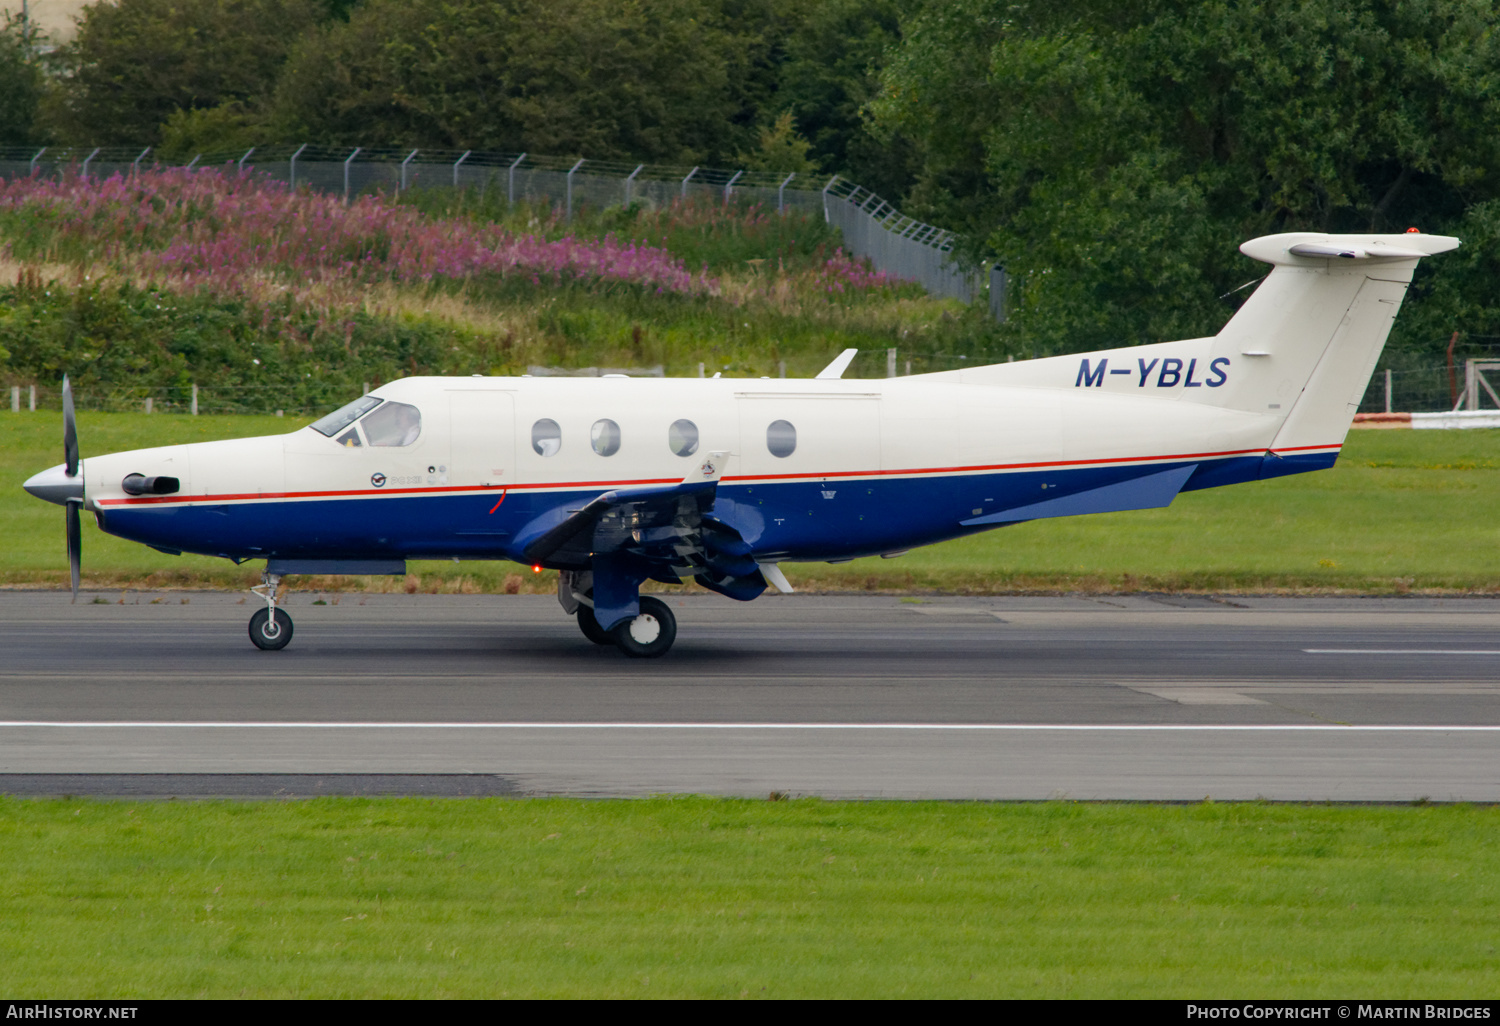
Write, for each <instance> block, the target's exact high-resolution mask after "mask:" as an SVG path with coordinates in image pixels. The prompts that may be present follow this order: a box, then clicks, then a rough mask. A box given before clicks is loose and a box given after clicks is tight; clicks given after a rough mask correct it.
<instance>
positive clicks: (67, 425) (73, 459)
mask: <svg viewBox="0 0 1500 1026" xmlns="http://www.w3.org/2000/svg"><path fill="white" fill-rule="evenodd" d="M63 460H64V462H63V463H61V464H60V465H58V466H56V467H51V468H49V469H47V470H44V471H42V472H41V473H40V474H37V475H35V476H34V477H32V478H31V479H30V480H29V481H27V482H26V483H25V484H24V485H22V487H23V488H25V489H26V490H27V491H28V492H30V493H31V494H32V495H35V496H36V497H37V498H38V499H45V500H46V501H47V502H55V503H57V504H58V505H60V506H62V507H64V510H65V515H66V525H67V532H68V577H69V580H70V581H71V582H72V585H73V601H74V602H77V601H78V577H79V570H80V567H81V565H82V557H83V528H82V525H81V523H80V520H79V510H80V508H81V507H82V506H83V475H82V474H81V473H80V472H79V471H80V463H81V461H80V460H79V458H78V422H77V419H76V418H75V417H74V415H73V386H72V385H70V384H69V383H68V378H67V375H64V376H63Z"/></svg>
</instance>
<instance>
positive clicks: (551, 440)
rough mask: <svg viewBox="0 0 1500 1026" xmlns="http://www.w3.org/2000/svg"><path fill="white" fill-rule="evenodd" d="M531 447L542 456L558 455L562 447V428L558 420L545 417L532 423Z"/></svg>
mask: <svg viewBox="0 0 1500 1026" xmlns="http://www.w3.org/2000/svg"><path fill="white" fill-rule="evenodd" d="M531 447H532V448H533V449H535V450H536V451H537V452H538V453H539V454H540V455H542V456H556V455H557V450H559V449H561V448H562V428H560V427H558V425H557V421H555V420H553V419H551V418H550V417H543V418H542V419H541V420H539V421H537V422H536V423H535V424H533V425H531Z"/></svg>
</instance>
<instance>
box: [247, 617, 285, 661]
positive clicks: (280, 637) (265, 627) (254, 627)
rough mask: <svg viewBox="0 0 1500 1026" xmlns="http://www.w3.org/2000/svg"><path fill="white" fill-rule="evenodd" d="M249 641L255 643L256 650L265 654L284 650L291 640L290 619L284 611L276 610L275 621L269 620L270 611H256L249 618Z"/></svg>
mask: <svg viewBox="0 0 1500 1026" xmlns="http://www.w3.org/2000/svg"><path fill="white" fill-rule="evenodd" d="M250 640H251V641H253V642H255V647H256V648H261V649H265V650H266V651H267V652H274V651H276V650H277V649H279V648H286V646H287V642H289V641H291V640H292V618H291V617H290V616H287V615H286V610H285V609H278V610H276V619H275V620H272V619H271V613H270V610H267V609H257V610H256V611H255V615H254V616H252V617H250Z"/></svg>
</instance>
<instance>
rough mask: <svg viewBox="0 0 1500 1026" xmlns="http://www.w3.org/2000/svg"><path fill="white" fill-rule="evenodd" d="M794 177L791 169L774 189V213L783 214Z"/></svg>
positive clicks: (794, 174)
mask: <svg viewBox="0 0 1500 1026" xmlns="http://www.w3.org/2000/svg"><path fill="white" fill-rule="evenodd" d="M796 177H797V172H795V171H793V172H792V173H791V174H789V175H787V176H786V182H782V183H781V188H779V189H777V190H776V213H778V214H785V213H786V186H787V182H790V181H791V180H792V179H793V178H796ZM782 377H786V375H785V374H783V375H782Z"/></svg>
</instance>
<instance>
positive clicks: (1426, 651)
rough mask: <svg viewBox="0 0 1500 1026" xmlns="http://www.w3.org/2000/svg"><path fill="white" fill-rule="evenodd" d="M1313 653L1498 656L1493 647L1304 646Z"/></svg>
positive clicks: (1306, 650)
mask: <svg viewBox="0 0 1500 1026" xmlns="http://www.w3.org/2000/svg"><path fill="white" fill-rule="evenodd" d="M1302 651H1304V652H1310V653H1312V654H1313V655H1491V656H1500V649H1495V648H1304V649H1303V650H1302Z"/></svg>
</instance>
